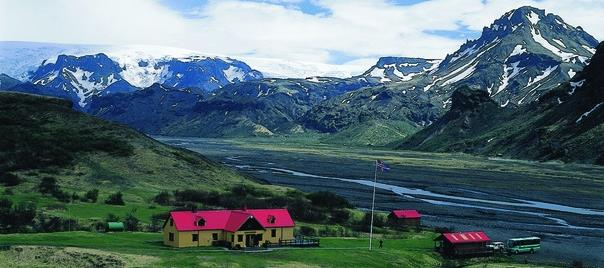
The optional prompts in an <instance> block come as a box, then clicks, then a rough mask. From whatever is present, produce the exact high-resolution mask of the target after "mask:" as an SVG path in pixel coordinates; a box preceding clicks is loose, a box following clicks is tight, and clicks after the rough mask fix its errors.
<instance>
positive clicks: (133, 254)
mask: <svg viewBox="0 0 604 268" xmlns="http://www.w3.org/2000/svg"><path fill="white" fill-rule="evenodd" d="M435 236H436V234H435V233H432V232H422V233H418V234H408V235H403V237H402V238H400V239H386V240H385V242H384V248H382V249H377V248H376V249H374V250H373V251H369V250H368V249H367V245H368V239H366V238H321V247H320V248H306V249H286V248H284V249H274V250H272V251H261V252H244V251H227V250H223V249H220V248H184V249H173V248H168V247H165V246H163V245H162V243H161V241H160V239H161V236H160V234H159V233H89V232H61V233H38V234H10V235H4V236H2V242H1V244H9V245H13V248H18V247H19V246H32V245H35V246H50V247H52V248H53V249H56V248H59V249H63V250H69V251H70V252H76V251H78V250H79V252H85V253H93V256H96V258H100V259H102V257H99V256H106V255H112V256H114V257H115V256H116V257H115V258H118V259H119V260H121V261H123V262H124V263H125V265H126V266H130V267H137V266H145V267H160V266H161V267H184V266H187V267H439V266H441V265H442V264H443V263H444V262H445V261H444V260H443V259H442V258H441V257H440V256H439V255H438V254H436V253H435V252H433V250H432V249H433V246H434V245H433V241H432V239H433V238H434V237H435ZM17 245H19V246H17ZM25 248H26V249H27V248H28V247H25ZM30 249H31V248H30ZM42 249H45V250H46V251H49V249H48V248H42ZM30 251H31V250H30ZM24 252H28V251H27V250H21V252H17V251H14V250H8V251H0V266H9V265H10V266H11V267H31V266H44V265H49V266H59V265H58V264H57V263H53V260H54V259H55V258H53V257H52V256H50V257H48V255H49V254H48V253H46V254H44V253H42V252H41V250H40V249H39V248H38V251H34V252H36V254H37V255H39V256H38V257H35V256H31V257H33V258H32V259H30V260H28V261H22V262H20V263H19V262H17V261H16V260H22V258H20V256H19V255H20V254H25V253H24ZM54 254H55V255H58V254H59V253H57V252H54ZM51 255H52V254H51ZM72 255H73V253H72ZM44 256H46V259H44ZM88 258H89V259H90V258H91V257H90V256H89V257H88ZM45 261H46V263H44V262H45ZM63 261H66V262H65V263H70V262H69V261H68V260H63ZM481 261H482V262H484V261H485V260H484V259H483V260H481ZM486 261H487V263H488V265H489V266H486V267H533V266H522V265H517V264H510V263H506V262H505V261H507V259H506V258H496V259H487V260H486ZM79 264H81V263H79ZM456 264H460V263H458V262H456ZM467 264H468V265H476V266H472V267H485V266H483V265H484V263H481V264H477V260H471V261H469V262H467ZM462 265H465V264H462ZM490 265H495V266H490Z"/></svg>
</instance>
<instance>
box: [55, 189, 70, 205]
mask: <svg viewBox="0 0 604 268" xmlns="http://www.w3.org/2000/svg"><path fill="white" fill-rule="evenodd" d="M52 196H53V197H55V198H56V199H58V200H59V201H61V202H63V203H69V201H71V197H72V196H71V195H70V194H68V193H66V192H63V191H61V190H59V188H58V187H57V190H56V191H54V192H52Z"/></svg>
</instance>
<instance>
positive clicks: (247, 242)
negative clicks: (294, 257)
mask: <svg viewBox="0 0 604 268" xmlns="http://www.w3.org/2000/svg"><path fill="white" fill-rule="evenodd" d="M294 226H295V223H294V221H293V220H292V218H291V216H290V215H289V212H288V211H287V209H246V210H200V211H172V212H170V217H169V218H168V219H167V220H166V222H165V223H164V226H163V238H164V244H165V245H168V246H172V247H199V246H212V245H220V246H227V247H230V248H245V247H257V246H261V245H264V244H269V243H274V244H278V243H279V242H280V241H283V240H291V239H294Z"/></svg>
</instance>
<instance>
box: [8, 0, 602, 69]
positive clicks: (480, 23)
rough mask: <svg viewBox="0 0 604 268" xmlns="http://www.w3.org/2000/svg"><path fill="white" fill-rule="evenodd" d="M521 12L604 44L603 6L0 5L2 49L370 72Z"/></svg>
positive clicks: (351, 2)
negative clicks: (31, 45)
mask: <svg viewBox="0 0 604 268" xmlns="http://www.w3.org/2000/svg"><path fill="white" fill-rule="evenodd" d="M523 5H531V6H534V7H538V8H542V9H545V10H546V12H548V13H554V14H557V15H559V16H561V17H562V18H563V19H564V20H565V21H566V22H567V23H569V24H571V25H574V26H579V25H580V26H582V27H583V28H584V29H585V31H587V32H588V33H590V34H592V35H593V36H594V37H596V39H598V40H602V39H603V38H604V19H601V16H602V15H604V0H429V1H425V0H249V1H243V0H127V1H125V0H102V1H100V0H99V1H92V0H47V1H36V0H0V41H35V42H54V43H69V44H103V45H157V46H170V47H178V48H185V49H190V50H195V51H200V52H203V53H207V54H216V55H226V56H231V57H234V58H237V57H258V58H269V59H281V60H289V61H302V62H317V63H325V64H338V65H361V64H362V65H368V66H370V65H372V64H373V63H375V61H376V60H377V58H379V57H380V56H407V57H424V58H443V57H444V56H445V55H446V54H447V53H452V52H454V51H455V50H456V49H457V48H458V47H459V46H460V45H461V44H463V43H464V42H465V41H466V40H467V39H474V38H477V37H479V36H480V32H481V30H482V28H483V27H484V26H488V25H490V24H491V23H492V22H493V21H494V20H495V19H497V18H499V17H500V16H502V15H503V14H504V13H505V12H507V11H509V10H512V9H514V8H517V7H520V6H523Z"/></svg>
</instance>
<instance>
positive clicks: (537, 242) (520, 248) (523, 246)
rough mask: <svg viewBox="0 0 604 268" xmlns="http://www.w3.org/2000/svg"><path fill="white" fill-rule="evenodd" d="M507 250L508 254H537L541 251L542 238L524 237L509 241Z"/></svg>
mask: <svg viewBox="0 0 604 268" xmlns="http://www.w3.org/2000/svg"><path fill="white" fill-rule="evenodd" d="M505 249H506V251H507V252H508V253H513V254H518V253H525V252H530V253H535V252H537V250H539V249H541V238H539V237H535V236H533V237H523V238H512V239H508V240H507V241H506V243H505Z"/></svg>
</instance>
